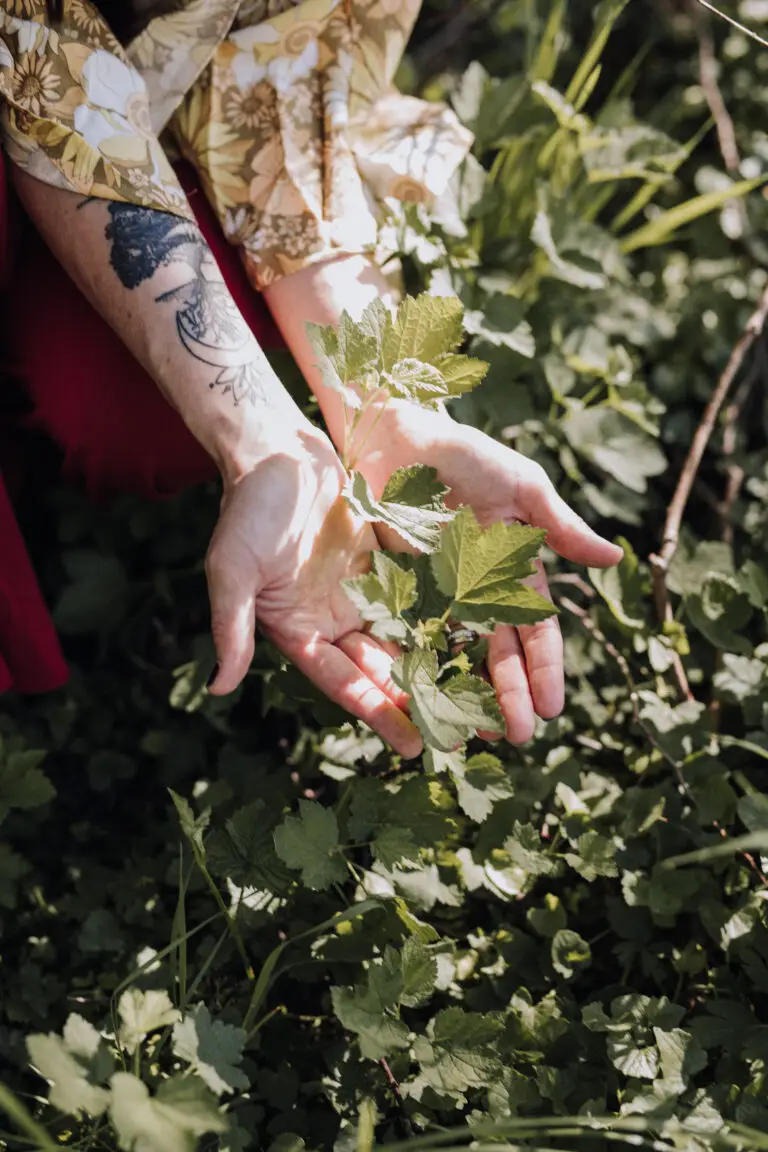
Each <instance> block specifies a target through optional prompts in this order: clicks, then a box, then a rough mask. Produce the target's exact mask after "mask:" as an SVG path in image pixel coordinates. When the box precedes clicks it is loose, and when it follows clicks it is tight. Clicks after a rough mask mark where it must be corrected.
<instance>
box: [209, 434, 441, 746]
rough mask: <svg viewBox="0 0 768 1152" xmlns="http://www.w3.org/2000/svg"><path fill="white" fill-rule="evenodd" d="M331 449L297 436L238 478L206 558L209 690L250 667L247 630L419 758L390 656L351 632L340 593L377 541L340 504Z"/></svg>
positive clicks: (323, 441) (219, 690)
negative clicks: (257, 632)
mask: <svg viewBox="0 0 768 1152" xmlns="http://www.w3.org/2000/svg"><path fill="white" fill-rule="evenodd" d="M344 478H345V477H344V470H343V468H342V466H341V463H340V461H339V459H338V457H337V455H336V452H335V451H334V449H333V446H332V444H331V443H330V441H329V440H328V439H327V438H326V437H325V436H323V435H322V434H321V433H320V432H318V431H317V430H316V429H313V428H311V426H309V425H307V426H306V429H301V430H299V431H297V434H296V436H295V437H293V438H291V437H288V438H286V439H285V440H284V442H283V446H282V447H281V449H280V451H278V452H275V453H274V454H272V455H269V456H267V457H266V458H265V459H264V460H262V461H261V462H260V463H258V464H257V465H256V466H255V467H254V468H253V469H252V470H250V471H248V472H246V473H245V474H244V475H242V476H241V477H239V478H238V479H236V480H234V481H230V482H226V481H225V487H224V498H223V501H222V506H221V514H220V517H219V521H218V524H217V526H216V530H215V532H214V534H213V538H212V540H211V544H210V548H209V550H208V556H207V558H206V574H207V578H208V589H209V595H210V600H211V618H212V630H213V640H214V644H215V647H216V654H217V658H218V669H217V672H216V674H215V678H214V680H213V681H212V683H211V685H210V687H209V691H210V692H211V693H212V694H213V695H217V696H220V695H225V694H226V693H227V692H232V691H233V690H234V689H235V688H236V687H237V685H238V684H239V683H240V682H241V680H242V679H243V677H244V676H245V674H246V673H247V671H248V668H249V666H250V663H251V659H252V657H253V649H254V628H255V625H256V624H258V626H259V628H260V629H261V630H262V632H263V633H264V635H265V636H266V637H267V638H268V639H270V640H271V641H272V642H273V643H274V644H276V645H277V647H278V648H279V649H280V650H281V651H282V652H283V653H284V654H285V655H286V656H287V657H288V658H289V659H290V660H292V661H293V663H294V664H295V665H296V666H297V667H298V668H299V669H301V671H302V672H304V674H305V675H306V676H308V677H309V679H310V680H312V682H313V683H314V684H316V685H317V687H318V688H320V689H321V691H323V692H324V693H325V694H326V695H327V696H329V697H330V698H331V699H332V700H334V701H335V702H336V703H337V704H339V705H341V707H343V708H345V709H346V710H347V711H348V712H350V713H352V714H353V715H354V716H356V717H358V718H359V719H360V720H363V721H365V723H366V724H368V725H369V726H370V727H371V728H373V729H374V730H375V731H376V732H378V733H379V735H380V736H381V737H382V738H383V739H385V740H386V741H387V742H388V743H389V744H390V745H391V746H392V747H393V748H394V749H395V750H396V751H397V752H400V753H401V754H402V755H403V756H405V757H406V758H410V757H412V756H417V755H418V753H419V752H420V751H421V738H420V736H419V733H418V730H417V729H416V727H415V726H414V725H413V724H412V722H411V721H410V720H409V718H408V716H407V714H406V712H405V711H404V709H405V707H406V706H407V696H406V694H405V693H404V692H403V691H402V690H401V689H399V688H397V687H396V686H395V685H394V683H393V682H392V678H391V665H392V659H393V651H392V649H391V648H390V647H388V646H387V645H385V644H382V643H379V642H378V641H377V640H375V639H374V638H373V637H371V636H368V635H365V634H364V633H363V632H362V631H361V621H360V619H359V617H358V615H357V613H356V611H355V609H354V607H353V606H352V602H351V601H350V600H349V598H348V597H347V595H346V593H345V592H344V589H343V588H342V586H341V581H342V580H344V579H346V578H347V577H351V576H358V575H360V574H361V573H362V572H364V571H366V570H367V568H368V567H369V564H370V554H371V550H372V549H374V548H375V547H376V538H375V536H374V534H373V531H372V530H371V527H370V525H368V524H365V523H363V522H362V521H360V520H358V519H357V518H356V517H355V516H354V515H353V513H352V511H351V509H350V508H349V506H348V504H347V503H346V501H345V499H344V497H343V496H342V494H341V492H342V488H343V485H344Z"/></svg>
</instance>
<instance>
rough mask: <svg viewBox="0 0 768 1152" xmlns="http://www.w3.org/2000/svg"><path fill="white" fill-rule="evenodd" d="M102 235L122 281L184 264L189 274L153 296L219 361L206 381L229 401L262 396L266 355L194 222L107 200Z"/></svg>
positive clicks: (186, 342)
mask: <svg viewBox="0 0 768 1152" xmlns="http://www.w3.org/2000/svg"><path fill="white" fill-rule="evenodd" d="M109 215H110V223H109V224H108V225H107V228H106V231H105V235H106V238H107V240H108V241H109V242H110V244H111V256H110V262H111V264H112V267H113V268H114V270H115V273H116V274H117V276H118V278H119V279H120V282H121V284H123V285H124V286H125V287H126V288H129V289H134V288H138V286H139V285H140V284H142V283H144V281H145V280H151V279H152V277H153V276H154V275H155V273H156V272H157V270H158V269H159V268H161V267H167V266H168V265H171V264H176V265H183V266H184V268H185V269H186V270H188V272H189V279H187V280H185V281H184V283H183V284H181V285H180V286H179V287H178V288H173V289H172V290H171V291H170V292H164V293H162V295H160V296H157V297H156V301H157V303H158V304H166V303H169V302H170V303H173V304H175V305H176V330H177V332H178V335H179V339H180V340H181V343H182V344H183V346H184V348H185V349H186V350H187V352H188V353H189V354H190V356H194V358H195V359H196V360H199V361H200V362H201V363H203V364H207V365H209V367H211V368H215V369H217V370H218V371H217V373H216V375H215V377H214V378H213V380H211V382H210V385H209V386H210V387H211V388H221V390H222V392H223V393H224V394H226V393H231V395H232V398H233V400H234V402H235V404H240V403H241V401H243V400H248V401H250V402H251V403H252V404H255V403H256V402H257V401H258V400H259V399H263V398H264V380H265V367H266V364H265V360H264V357H263V355H262V353H261V350H260V349H259V346H258V344H257V343H256V340H255V339H254V337H253V333H252V332H251V330H250V328H249V327H248V325H247V324H246V323H245V321H244V320H243V318H242V316H241V315H240V313H239V312H238V310H237V308H236V306H235V303H234V301H233V299H232V297H231V296H230V294H229V290H228V288H227V286H226V284H225V283H224V282H223V280H222V279H221V273H220V272H219V269H218V267H217V265H216V261H215V260H214V258H213V255H212V253H211V250H210V248H209V247H208V245H207V244H206V242H205V240H204V238H203V236H202V233H201V232H200V229H199V228H198V227H197V226H196V225H195V224H191V223H189V222H188V221H186V220H181V219H179V218H178V217H176V216H171V215H170V214H169V213H166V212H158V211H156V210H154V209H148V208H139V207H138V206H136V205H134V204H120V203H117V202H111V203H110V204H109Z"/></svg>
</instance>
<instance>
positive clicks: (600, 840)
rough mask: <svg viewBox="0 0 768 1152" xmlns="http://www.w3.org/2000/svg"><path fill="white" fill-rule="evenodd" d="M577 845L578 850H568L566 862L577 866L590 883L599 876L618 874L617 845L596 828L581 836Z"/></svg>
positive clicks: (581, 874) (578, 870)
mask: <svg viewBox="0 0 768 1152" xmlns="http://www.w3.org/2000/svg"><path fill="white" fill-rule="evenodd" d="M576 847H577V851H576V852H566V854H565V860H566V863H568V864H570V866H571V868H575V870H576V871H577V872H578V873H579V875H580V876H583V878H584V879H585V880H587V881H588V882H589V883H590V884H592V883H593V882H594V881H595V880H597V878H598V876H618V874H619V870H618V868H617V866H616V860H615V857H616V847H615V845H614V844H612V843H611V841H610V840H608V839H607V837H605V836H601V835H600V833H599V832H596V831H595V830H594V828H592V829H590V830H589V832H585V833H584V835H583V836H579V839H578V841H577V842H576Z"/></svg>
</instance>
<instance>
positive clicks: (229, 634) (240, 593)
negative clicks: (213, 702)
mask: <svg viewBox="0 0 768 1152" xmlns="http://www.w3.org/2000/svg"><path fill="white" fill-rule="evenodd" d="M205 571H206V577H207V580H208V598H209V600H210V603H211V632H212V635H213V644H214V647H215V649H216V660H217V664H216V668H215V669H214V672H213V677H212V679H211V681H210V682H209V684H208V691H209V692H210V693H211V694H212V695H213V696H226V695H227V693H228V692H234V690H235V688H237V686H238V685H239V684H240V683H241V682H242V680H243V679H244V677H245V675H246V673H247V672H248V669H249V668H250V666H251V661H252V660H253V649H254V628H255V606H256V596H257V592H258V589H257V588H256V585H255V582H250V581H249V580H248V579H247V578H245V579H244V575H245V574H244V573H243V572H242V571H240V572H237V571H235V570H233V568H232V566H231V565H230V564H225V563H222V562H221V561H219V560H218V558H217V557H216V555H215V553H213V554H209V556H208V558H207V560H206V563H205Z"/></svg>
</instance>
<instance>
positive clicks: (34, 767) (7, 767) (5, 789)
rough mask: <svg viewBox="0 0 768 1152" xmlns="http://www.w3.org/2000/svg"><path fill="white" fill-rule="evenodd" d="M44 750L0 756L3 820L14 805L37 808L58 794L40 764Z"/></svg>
mask: <svg viewBox="0 0 768 1152" xmlns="http://www.w3.org/2000/svg"><path fill="white" fill-rule="evenodd" d="M45 757H46V753H45V752H38V751H33V750H32V749H29V750H28V751H25V752H12V753H11V754H10V755H9V756H8V758H7V760H5V762H3V761H2V759H0V824H1V823H2V822H3V820H4V819H5V818H6V816H7V815H8V813H9V812H10V811H11V809H12V808H17V809H26V808H38V807H40V805H42V804H47V803H48V802H49V801H50V800H52V799H53V798H54V796H55V795H56V789H55V788H54V786H53V784H51V782H50V780H49V779H48V777H47V776H46V774H45V773H44V772H43V771H42V769H41V768H40V764H41V763H42V761H43V760H44V759H45Z"/></svg>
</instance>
